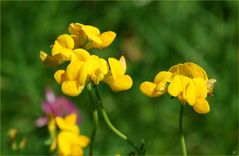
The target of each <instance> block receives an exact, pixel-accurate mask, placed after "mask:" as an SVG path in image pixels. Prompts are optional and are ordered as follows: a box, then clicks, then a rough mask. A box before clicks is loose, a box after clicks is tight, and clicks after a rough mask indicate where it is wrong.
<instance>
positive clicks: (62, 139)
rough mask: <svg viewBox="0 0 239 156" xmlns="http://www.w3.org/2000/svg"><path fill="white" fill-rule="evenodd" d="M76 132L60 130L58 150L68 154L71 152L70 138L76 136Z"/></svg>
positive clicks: (65, 154)
mask: <svg viewBox="0 0 239 156" xmlns="http://www.w3.org/2000/svg"><path fill="white" fill-rule="evenodd" d="M76 136H77V135H76V134H73V133H70V132H67V131H61V132H60V133H59V134H58V137H57V138H58V139H57V140H58V148H59V151H60V152H61V153H62V154H63V155H64V156H67V155H70V154H71V146H72V143H71V140H72V139H74V137H76Z"/></svg>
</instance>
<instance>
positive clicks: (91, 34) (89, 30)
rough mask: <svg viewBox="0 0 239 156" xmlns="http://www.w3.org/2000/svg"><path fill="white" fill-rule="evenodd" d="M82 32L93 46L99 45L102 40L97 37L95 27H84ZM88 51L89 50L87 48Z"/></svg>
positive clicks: (98, 32) (98, 33)
mask: <svg viewBox="0 0 239 156" xmlns="http://www.w3.org/2000/svg"><path fill="white" fill-rule="evenodd" d="M82 30H83V31H84V33H85V34H86V36H87V37H88V39H89V40H91V41H93V43H94V44H97V45H101V44H102V40H101V38H100V37H99V35H100V31H99V29H97V28H96V27H93V26H88V25H85V26H83V27H82ZM88 49H89V48H88Z"/></svg>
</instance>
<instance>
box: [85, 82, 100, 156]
mask: <svg viewBox="0 0 239 156" xmlns="http://www.w3.org/2000/svg"><path fill="white" fill-rule="evenodd" d="M87 89H88V91H89V96H90V99H91V106H92V110H93V120H94V126H93V130H92V133H91V137H90V140H91V143H90V149H89V156H93V148H94V146H93V145H94V140H95V135H96V131H97V127H98V118H99V117H98V111H97V107H96V106H95V102H94V94H93V90H92V85H91V83H89V84H88V85H87Z"/></svg>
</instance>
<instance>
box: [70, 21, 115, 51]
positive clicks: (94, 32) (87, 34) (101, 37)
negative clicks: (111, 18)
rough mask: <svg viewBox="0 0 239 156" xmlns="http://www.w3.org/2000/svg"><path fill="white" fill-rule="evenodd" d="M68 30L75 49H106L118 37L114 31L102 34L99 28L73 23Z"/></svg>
mask: <svg viewBox="0 0 239 156" xmlns="http://www.w3.org/2000/svg"><path fill="white" fill-rule="evenodd" d="M68 29H69V32H70V33H71V36H72V37H73V39H74V41H75V48H79V47H81V48H85V49H91V48H105V47H108V46H109V45H110V44H111V43H112V42H113V40H114V39H115V37H116V34H115V33H114V32H112V31H107V32H103V33H100V30H99V29H98V28H96V27H94V26H90V25H84V24H81V23H71V24H70V25H69V28H68Z"/></svg>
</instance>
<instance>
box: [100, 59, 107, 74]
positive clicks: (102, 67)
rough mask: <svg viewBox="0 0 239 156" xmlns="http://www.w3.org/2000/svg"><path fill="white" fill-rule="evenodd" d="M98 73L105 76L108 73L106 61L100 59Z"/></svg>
mask: <svg viewBox="0 0 239 156" xmlns="http://www.w3.org/2000/svg"><path fill="white" fill-rule="evenodd" d="M99 68H100V72H101V73H102V74H103V75H105V74H107V73H108V71H109V66H108V63H107V61H106V60H104V59H102V58H100V67H99Z"/></svg>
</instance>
